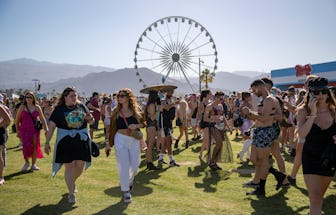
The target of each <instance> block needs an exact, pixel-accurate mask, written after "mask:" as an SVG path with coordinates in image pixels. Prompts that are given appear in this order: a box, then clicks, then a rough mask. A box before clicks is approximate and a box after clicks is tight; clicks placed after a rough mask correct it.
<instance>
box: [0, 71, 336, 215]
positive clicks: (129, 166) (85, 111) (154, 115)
mask: <svg viewBox="0 0 336 215" xmlns="http://www.w3.org/2000/svg"><path fill="white" fill-rule="evenodd" d="M328 84H329V83H328V80H327V79H325V78H321V77H318V76H314V75H310V76H308V77H307V79H306V82H305V84H304V86H303V88H302V89H296V88H295V87H294V86H290V87H288V89H287V90H284V91H280V90H279V89H277V88H274V87H273V82H272V80H271V79H269V78H263V79H258V80H255V81H254V82H253V83H251V88H250V89H249V90H247V91H245V92H239V93H233V94H231V95H225V93H224V92H222V91H217V92H215V93H214V94H212V92H211V91H210V90H203V91H202V92H201V93H200V95H197V94H188V95H185V96H177V95H175V96H174V91H173V90H172V89H166V90H162V91H158V90H151V91H149V95H148V98H146V99H142V100H141V101H140V100H138V99H137V97H136V96H135V94H134V92H132V90H131V89H128V88H124V89H120V90H119V91H118V92H115V93H113V94H111V95H109V96H104V97H101V96H100V95H99V93H97V92H94V93H93V94H92V97H91V98H90V99H88V100H85V99H84V98H79V97H78V94H77V91H76V89H75V88H70V87H68V88H66V89H64V91H63V92H62V94H61V95H60V96H59V97H54V98H52V99H45V98H44V99H37V98H36V97H35V94H34V93H33V92H26V93H25V94H24V95H22V96H20V98H19V100H18V102H16V103H14V102H11V101H10V100H9V99H6V97H4V95H0V132H1V136H0V146H1V147H0V154H1V156H0V158H1V160H0V185H3V184H4V183H5V180H4V176H3V170H4V166H5V161H6V159H5V155H6V151H5V149H6V147H5V145H6V141H7V139H8V129H7V128H8V127H10V122H11V118H14V123H13V126H12V130H13V131H14V132H16V134H17V137H18V138H19V140H20V145H21V147H22V152H23V159H24V165H23V167H22V169H21V171H23V172H24V171H27V170H29V169H30V170H32V171H37V170H39V167H38V165H37V159H39V158H43V152H42V150H41V142H40V131H41V130H42V129H44V131H45V136H46V143H45V144H44V152H45V153H46V154H47V155H49V153H50V152H51V151H53V164H52V175H53V176H55V175H56V173H57V171H58V170H59V169H60V168H61V166H62V165H63V164H64V166H65V173H64V178H65V182H66V185H67V187H68V190H69V197H68V201H69V203H75V202H76V197H75V193H76V192H77V191H78V190H77V187H76V180H77V178H78V177H79V176H80V175H81V174H82V172H83V170H84V169H87V168H88V167H89V166H90V165H91V155H92V151H93V147H94V144H95V143H94V132H95V130H97V129H98V125H99V121H100V120H102V124H103V125H104V134H105V143H106V147H105V153H106V155H107V156H108V155H109V154H110V152H111V148H112V147H113V148H114V151H115V157H116V161H117V167H118V173H119V179H120V187H121V190H122V191H123V192H124V194H123V199H124V202H127V203H129V202H131V201H132V195H131V191H132V187H133V180H134V176H135V175H136V173H137V171H138V168H139V165H140V154H141V151H144V152H145V153H146V163H147V171H156V170H159V169H161V168H162V165H169V166H170V167H179V166H180V165H179V164H178V162H177V161H176V160H175V159H174V156H173V148H179V147H185V148H188V147H189V146H190V145H191V144H192V143H193V142H194V141H200V139H202V146H201V150H200V153H199V156H198V157H199V159H200V160H201V161H202V162H206V163H207V164H208V166H209V168H210V169H211V170H212V171H220V170H222V167H220V166H219V164H218V161H219V160H221V161H224V162H233V161H234V158H233V157H234V156H233V154H232V149H231V144H230V142H229V138H228V134H227V133H230V134H232V133H234V134H235V135H236V136H239V135H241V136H242V140H243V141H242V143H243V146H242V150H241V151H239V153H238V154H237V158H238V159H239V160H240V161H242V162H247V163H249V162H252V164H253V165H254V166H255V174H254V177H253V179H251V180H250V181H248V182H246V183H244V184H243V186H245V187H251V188H253V190H251V191H249V192H247V193H246V194H247V195H257V196H264V195H265V193H266V190H265V184H266V180H267V176H268V174H269V173H271V174H272V175H274V177H275V179H276V181H277V184H276V190H278V189H280V188H282V187H289V186H290V185H293V186H296V175H297V173H298V171H299V168H300V166H301V165H302V169H303V175H304V181H305V184H306V187H307V189H308V194H309V200H310V214H321V208H322V202H323V196H324V194H325V192H326V190H327V188H328V186H329V184H330V182H331V180H332V177H333V176H334V175H335V169H336V160H335V157H336V111H335V106H336V102H335V87H334V88H331V87H329V86H328ZM174 122H175V125H176V127H177V128H178V129H177V131H178V134H176V133H173V130H174V129H173V128H174ZM88 124H89V128H88ZM55 128H57V134H56V143H55V144H54V150H51V146H50V140H51V138H52V137H53V134H54V131H55ZM142 128H143V129H142ZM141 129H142V131H144V132H146V135H143V134H142V132H141ZM189 129H190V130H191V132H192V133H191V136H190V137H189V134H188V130H189ZM144 136H145V137H146V138H144ZM183 136H184V138H183ZM183 139H184V140H185V142H184V143H182V140H183ZM212 143H213V144H212ZM212 145H214V146H213V150H210V148H211V147H212ZM287 149H288V152H286V150H287ZM154 150H156V151H154ZM154 152H156V153H157V154H158V161H157V162H158V164H157V165H155V164H154V162H153V160H155V159H154V158H153V156H154V154H156V153H154ZM282 153H288V154H289V155H290V156H293V157H294V163H293V168H292V170H291V171H290V172H288V171H287V170H286V167H285V162H284V159H283V154H282ZM245 154H246V158H244V157H245ZM165 155H168V159H169V162H166V160H165ZM270 156H272V157H274V159H275V161H276V164H277V168H278V169H276V168H274V167H273V166H272V165H270V162H269V158H270ZM29 159H31V164H30V160H29Z"/></svg>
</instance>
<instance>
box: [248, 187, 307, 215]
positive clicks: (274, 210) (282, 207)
mask: <svg viewBox="0 0 336 215" xmlns="http://www.w3.org/2000/svg"><path fill="white" fill-rule="evenodd" d="M286 193H287V189H282V190H281V191H280V192H279V193H277V194H275V195H273V196H269V197H260V198H258V199H254V198H253V199H252V198H251V199H250V200H251V206H252V208H254V210H255V211H254V212H253V213H251V214H252V215H263V214H265V215H266V214H267V215H269V214H301V213H302V212H303V211H305V210H307V209H308V208H309V206H303V207H301V208H298V209H297V210H294V209H293V208H292V207H291V206H288V205H287V202H286V201H288V200H289V199H288V198H287V197H286V196H285V194H286ZM269 205H272V207H268V206H269Z"/></svg>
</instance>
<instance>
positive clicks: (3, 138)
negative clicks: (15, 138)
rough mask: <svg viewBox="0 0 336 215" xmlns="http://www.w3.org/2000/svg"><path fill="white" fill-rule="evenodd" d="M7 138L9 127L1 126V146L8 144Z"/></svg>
mask: <svg viewBox="0 0 336 215" xmlns="http://www.w3.org/2000/svg"><path fill="white" fill-rule="evenodd" d="M7 140H8V131H7V128H4V127H1V128H0V146H3V145H6V142H7Z"/></svg>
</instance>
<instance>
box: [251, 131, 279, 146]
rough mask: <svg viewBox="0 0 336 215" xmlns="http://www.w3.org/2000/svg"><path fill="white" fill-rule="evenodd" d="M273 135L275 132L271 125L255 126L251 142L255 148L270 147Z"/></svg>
mask: <svg viewBox="0 0 336 215" xmlns="http://www.w3.org/2000/svg"><path fill="white" fill-rule="evenodd" d="M274 136H275V132H274V128H273V126H267V127H259V128H255V129H254V134H253V142H252V144H253V145H255V146H256V147H257V148H267V147H270V146H271V144H272V142H273V140H274Z"/></svg>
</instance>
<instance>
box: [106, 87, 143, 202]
mask: <svg viewBox="0 0 336 215" xmlns="http://www.w3.org/2000/svg"><path fill="white" fill-rule="evenodd" d="M117 100H118V105H117V106H116V107H115V108H114V109H113V110H112V114H111V129H110V143H109V144H106V148H105V150H106V153H107V155H108V154H109V152H110V150H111V146H112V145H114V151H115V156H116V160H117V166H118V172H119V180H120V186H121V191H123V192H124V196H123V199H124V202H126V203H129V202H131V201H132V198H131V190H132V187H133V180H134V176H135V175H136V173H137V171H138V168H139V164H140V140H138V139H135V138H134V137H133V136H132V132H133V131H134V130H138V129H140V128H143V127H144V126H145V124H144V121H143V114H142V112H141V110H140V107H139V105H138V101H137V98H136V97H135V95H134V94H133V92H132V91H131V89H128V88H124V89H122V90H120V91H119V92H118V94H117ZM114 116H116V117H114ZM114 118H116V121H115V122H113V121H114V120H113V119H114ZM113 126H115V128H114V129H113ZM113 131H116V132H115V133H114V132H113Z"/></svg>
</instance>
